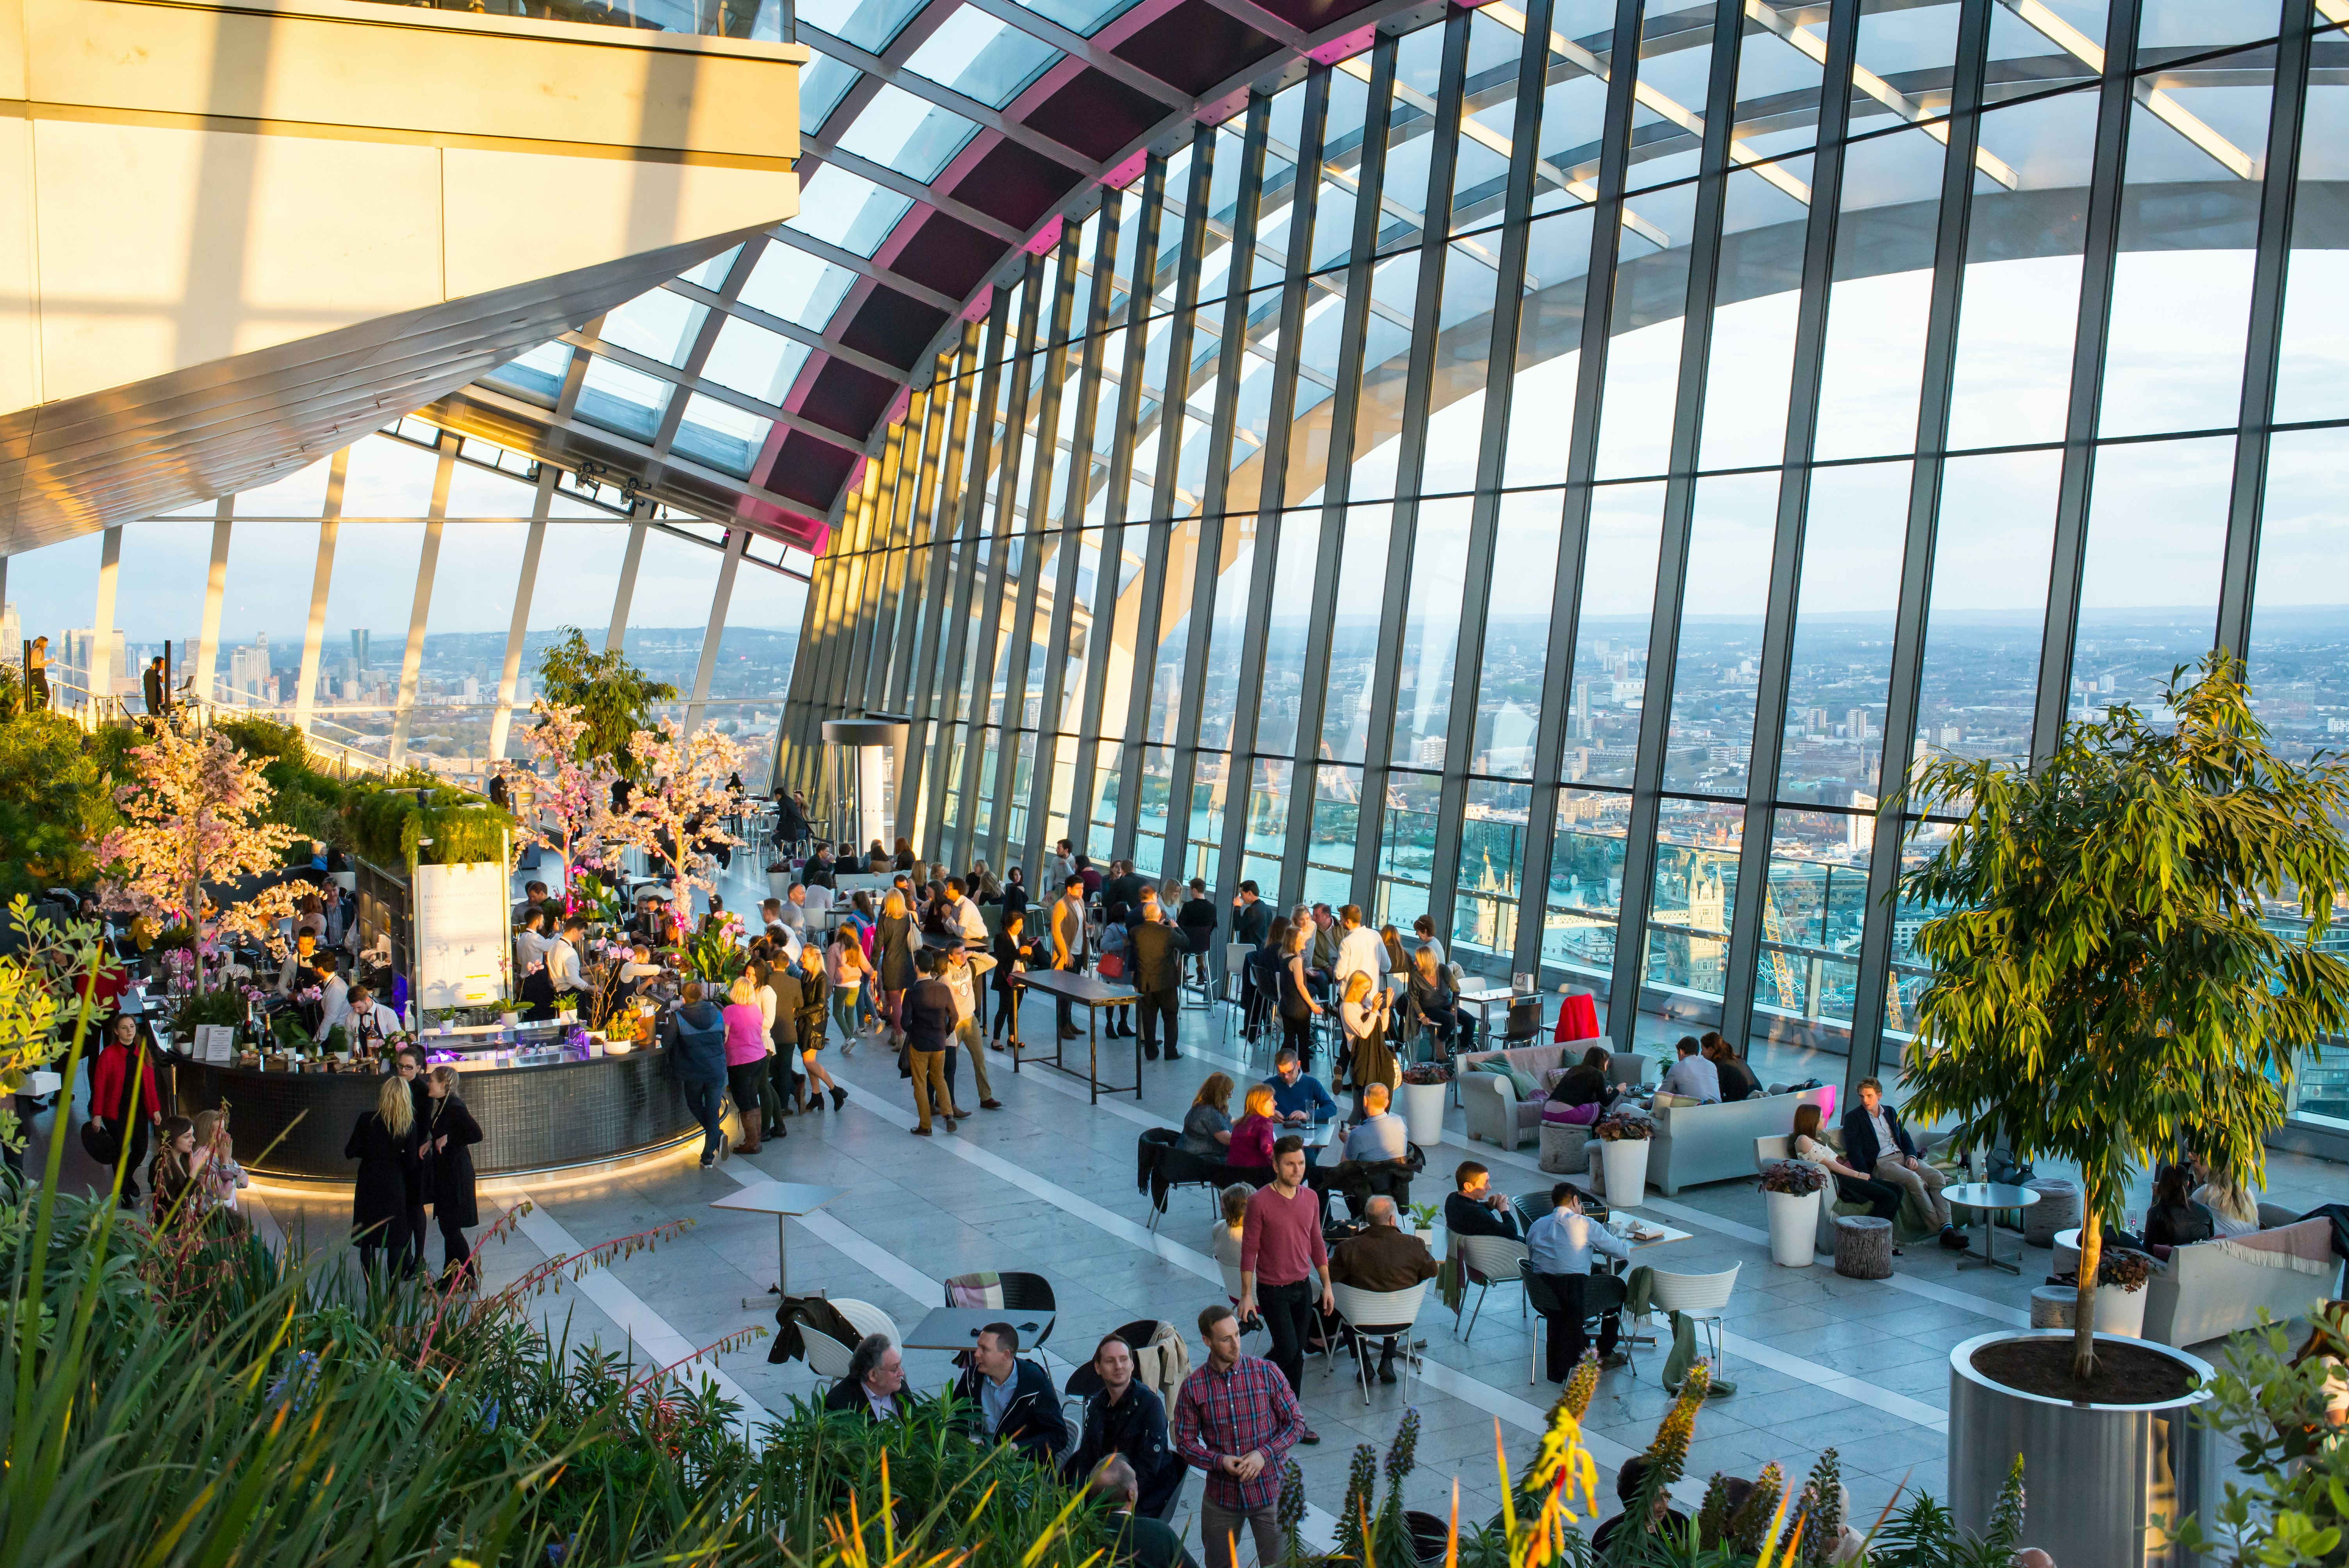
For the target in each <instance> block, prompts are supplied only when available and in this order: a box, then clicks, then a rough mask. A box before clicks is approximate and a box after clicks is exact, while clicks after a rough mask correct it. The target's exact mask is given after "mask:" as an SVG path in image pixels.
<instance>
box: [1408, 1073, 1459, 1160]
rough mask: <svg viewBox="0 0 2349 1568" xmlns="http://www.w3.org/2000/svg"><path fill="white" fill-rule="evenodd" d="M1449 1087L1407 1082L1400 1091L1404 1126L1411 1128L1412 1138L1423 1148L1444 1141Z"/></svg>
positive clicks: (1432, 1146) (1429, 1147) (1430, 1147)
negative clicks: (1445, 1095) (1445, 1098)
mask: <svg viewBox="0 0 2349 1568" xmlns="http://www.w3.org/2000/svg"><path fill="white" fill-rule="evenodd" d="M1449 1087H1450V1086H1449V1085H1446V1084H1440V1083H1407V1084H1404V1085H1403V1086H1402V1089H1401V1090H1400V1091H1399V1092H1400V1093H1401V1094H1402V1121H1403V1126H1404V1127H1405V1128H1407V1129H1409V1130H1410V1134H1411V1140H1412V1141H1413V1143H1416V1144H1418V1145H1419V1146H1420V1147H1421V1148H1422V1149H1433V1148H1434V1147H1435V1146H1436V1145H1437V1144H1439V1143H1441V1142H1443V1141H1444V1093H1445V1091H1446V1089H1447V1088H1449Z"/></svg>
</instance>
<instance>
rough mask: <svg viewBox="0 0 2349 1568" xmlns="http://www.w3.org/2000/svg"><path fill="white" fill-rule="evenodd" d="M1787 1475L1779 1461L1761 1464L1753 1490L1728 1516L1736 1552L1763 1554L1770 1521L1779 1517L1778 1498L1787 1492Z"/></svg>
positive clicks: (1731, 1545)
mask: <svg viewBox="0 0 2349 1568" xmlns="http://www.w3.org/2000/svg"><path fill="white" fill-rule="evenodd" d="M1785 1491H1786V1476H1785V1471H1783V1470H1780V1469H1779V1468H1778V1466H1777V1463H1776V1461H1775V1460H1773V1461H1772V1462H1771V1463H1769V1464H1765V1465H1764V1466H1763V1467H1762V1473H1761V1474H1760V1475H1758V1476H1755V1477H1754V1491H1753V1494H1752V1495H1751V1496H1749V1497H1748V1498H1746V1500H1745V1501H1744V1504H1743V1505H1741V1506H1740V1507H1739V1508H1738V1509H1737V1511H1735V1512H1733V1513H1732V1514H1731V1515H1730V1516H1729V1544H1730V1549H1731V1550H1732V1551H1733V1552H1737V1553H1742V1554H1744V1555H1745V1556H1748V1557H1758V1556H1760V1555H1761V1553H1762V1542H1763V1538H1764V1536H1766V1535H1768V1534H1769V1533H1770V1523H1771V1521H1772V1520H1774V1519H1775V1518H1776V1517H1777V1513H1778V1499H1779V1498H1781V1497H1782V1496H1784V1495H1785Z"/></svg>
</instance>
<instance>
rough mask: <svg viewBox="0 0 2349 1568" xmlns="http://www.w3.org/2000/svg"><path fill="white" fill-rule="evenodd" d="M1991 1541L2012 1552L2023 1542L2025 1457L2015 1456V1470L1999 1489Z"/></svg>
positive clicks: (2007, 1476)
mask: <svg viewBox="0 0 2349 1568" xmlns="http://www.w3.org/2000/svg"><path fill="white" fill-rule="evenodd" d="M1990 1539H1991V1540H1992V1541H1994V1542H1998V1543H1999V1544H2000V1545H2001V1546H2002V1547H2005V1548H2006V1549H2008V1550H2010V1551H2012V1550H2013V1548H2014V1547H2015V1546H2016V1545H2018V1544H2019V1543H2020V1542H2022V1540H2023V1456H2022V1455H2021V1454H2017V1455H2015V1456H2014V1468H2013V1470H2008V1471H2007V1472H2006V1484H2005V1485H2004V1486H2002V1487H2000V1488H1999V1489H1998V1502H1997V1505H1996V1506H1995V1507H1993V1508H1992V1510H1991V1511H1990Z"/></svg>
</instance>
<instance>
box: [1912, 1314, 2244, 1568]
mask: <svg viewBox="0 0 2349 1568" xmlns="http://www.w3.org/2000/svg"><path fill="white" fill-rule="evenodd" d="M2071 1337H2072V1336H2071V1332H2070V1331H2069V1330H2068V1329H2066V1330H2042V1331H2038V1332H2032V1331H2028V1330H2022V1331H2018V1330H2014V1329H2004V1330H2001V1331H1999V1332H1997V1333H1992V1334H1984V1335H1979V1336H1975V1337H1974V1338H1971V1339H1969V1340H1967V1341H1965V1343H1963V1344H1961V1345H1960V1346H1958V1347H1957V1348H1956V1349H1954V1350H1952V1351H1951V1352H1950V1483H1949V1497H1950V1511H1951V1513H1952V1514H1953V1515H1954V1516H1955V1518H1956V1521H1957V1522H1958V1524H1959V1525H1960V1526H1961V1528H1963V1529H1966V1530H1971V1531H1974V1532H1982V1531H1984V1530H1986V1529H1988V1528H1989V1525H1990V1519H1991V1512H1992V1510H1993V1509H1994V1508H1995V1507H1996V1506H1997V1503H1998V1493H1999V1488H2000V1487H2002V1486H2003V1485H2004V1484H2005V1482H2006V1473H2007V1470H2008V1468H2009V1467H2010V1466H2012V1465H2013V1462H2014V1460H2015V1456H2017V1455H2018V1454H2019V1455H2021V1456H2022V1458H2023V1496H2024V1499H2025V1505H2024V1506H2025V1513H2024V1522H2023V1541H2022V1544H2024V1545H2028V1546H2037V1547H2040V1548H2042V1549H2044V1551H2045V1552H2046V1553H2048V1554H2049V1555H2050V1556H2052V1557H2053V1558H2054V1560H2055V1561H2056V1562H2058V1563H2065V1564H2071V1563H2094V1564H2095V1565H2096V1568H2188V1565H2189V1563H2191V1562H2192V1559H2190V1558H2189V1557H2188V1555H2187V1553H2186V1552H2185V1551H2184V1549H2183V1548H2182V1547H2180V1546H2179V1545H2178V1542H2177V1541H2176V1540H2175V1539H2174V1538H2173V1536H2172V1535H2171V1533H2170V1531H2169V1530H2168V1528H2165V1526H2168V1525H2174V1524H2175V1523H2176V1522H2178V1521H2179V1520H2182V1519H2184V1518H2185V1517H2186V1515H2188V1514H2189V1513H2193V1512H2197V1511H2199V1512H2200V1513H2201V1514H2202V1515H2203V1517H2205V1518H2206V1519H2207V1518H2208V1517H2209V1511H2210V1509H2211V1508H2212V1506H2213V1505H2215V1504H2216V1503H2217V1502H2218V1501H2220V1498H2221V1497H2222V1495H2223V1493H2222V1491H2221V1490H2220V1473H2219V1470H2220V1452H2219V1449H2220V1443H2219V1439H2218V1438H2217V1437H2216V1435H2215V1434H2213V1433H2211V1432H2210V1431H2209V1430H2208V1429H2204V1428H2202V1427H2200V1426H2199V1425H2198V1424H2197V1423H2196V1422H2195V1420H2194V1419H2193V1412H2194V1408H2195V1407H2196V1406H2198V1405H2199V1404H2200V1403H2202V1401H2204V1400H2205V1399H2207V1398H2209V1394H2208V1393H2207V1392H2203V1391H2201V1390H2199V1389H2198V1390H2197V1391H2195V1392H2192V1393H2189V1394H2185V1395H2182V1396H2180V1397H2179V1398H2177V1399H2175V1400H2173V1401H2171V1402H2169V1403H2168V1404H2163V1405H2087V1404H2074V1403H2072V1402H2071V1401H2069V1400H2066V1399H2058V1398H2051V1397H2048V1396H2045V1395H2040V1394H2027V1393H2024V1392H2023V1391H2022V1390H2021V1389H2017V1388H2009V1387H2005V1386H2003V1385H2002V1384H1998V1383H1994V1382H1992V1381H1991V1380H1990V1379H1989V1378H1988V1377H1984V1376H1982V1374H1981V1373H1980V1372H1977V1371H1975V1370H1974V1367H1973V1357H1974V1353H1975V1352H1976V1351H1977V1350H1980V1349H1981V1348H1982V1346H1985V1345H1990V1344H1992V1343H1994V1342H1997V1341H2000V1340H2005V1339H2022V1338H2040V1339H2047V1338H2054V1339H2064V1340H2068V1339H2070V1338H2071ZM2097 1337H2098V1338H2099V1339H2107V1338H2109V1339H2112V1340H2113V1343H2114V1344H2116V1345H2124V1344H2126V1345H2137V1344H2138V1343H2139V1342H2137V1341H2132V1340H2124V1339H2121V1338H2118V1337H2116V1336H2110V1335H2103V1334H2100V1335H2098V1336H2097ZM2143 1348H2145V1349H2147V1350H2151V1351H2157V1352H2158V1353H2160V1354H2162V1355H2164V1356H2168V1357H2172V1358H2174V1359H2175V1360H2177V1361H2178V1362H2181V1363H2183V1364H2184V1365H2185V1367H2187V1368H2188V1369H2189V1371H2191V1372H2193V1373H2195V1374H2196V1375H2197V1376H2198V1377H2200V1378H2201V1379H2202V1380H2203V1381H2204V1384H2205V1385H2206V1386H2207V1384H2208V1381H2209V1377H2210V1376H2211V1369H2210V1367H2209V1363H2207V1362H2205V1361H2202V1360H2200V1359H2199V1358H2197V1357H2192V1356H2189V1355H2187V1354H2186V1353H2185V1352H2184V1351H2180V1350H2173V1349H2171V1348H2170V1347H2169V1346H2164V1345H2145V1346H2143Z"/></svg>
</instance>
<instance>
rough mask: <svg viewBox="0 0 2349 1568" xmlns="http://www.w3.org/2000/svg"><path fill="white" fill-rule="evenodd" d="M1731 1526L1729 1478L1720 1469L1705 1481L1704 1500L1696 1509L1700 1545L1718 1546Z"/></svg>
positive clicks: (1697, 1534) (1697, 1536) (1697, 1537)
mask: <svg viewBox="0 0 2349 1568" xmlns="http://www.w3.org/2000/svg"><path fill="white" fill-rule="evenodd" d="M1728 1528H1729V1478H1728V1477H1727V1476H1725V1475H1723V1474H1722V1473H1721V1472H1720V1471H1719V1470H1715V1471H1713V1480H1710V1481H1708V1482H1706V1483H1705V1488H1704V1501H1703V1503H1702V1505H1701V1506H1700V1507H1699V1508H1698V1509H1697V1511H1696V1539H1697V1544H1698V1545H1700V1546H1718V1545H1720V1544H1721V1540H1722V1536H1723V1534H1724V1533H1725V1532H1727V1530H1728Z"/></svg>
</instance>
